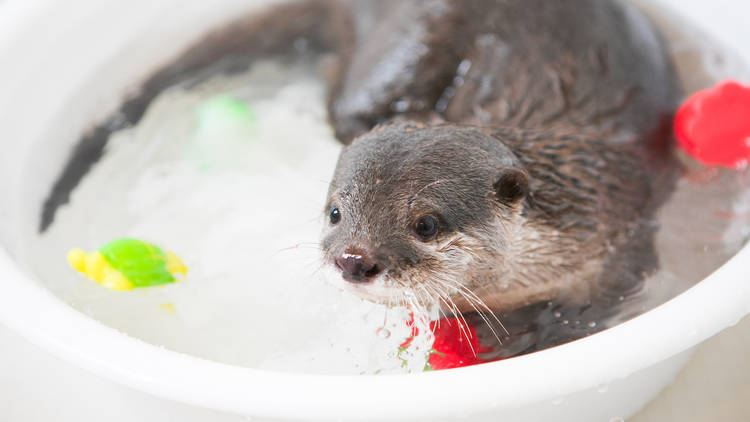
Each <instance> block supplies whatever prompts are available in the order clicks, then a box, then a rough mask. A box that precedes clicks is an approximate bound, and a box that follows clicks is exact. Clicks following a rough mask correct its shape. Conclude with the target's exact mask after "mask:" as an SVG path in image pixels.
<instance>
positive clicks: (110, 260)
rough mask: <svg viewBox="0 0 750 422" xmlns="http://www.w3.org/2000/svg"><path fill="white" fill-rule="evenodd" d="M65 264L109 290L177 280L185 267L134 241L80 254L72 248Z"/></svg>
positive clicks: (169, 255) (172, 257)
mask: <svg viewBox="0 0 750 422" xmlns="http://www.w3.org/2000/svg"><path fill="white" fill-rule="evenodd" d="M68 262H70V265H71V266H72V267H73V268H74V269H76V270H77V271H79V272H81V273H83V274H85V275H86V276H87V277H88V278H90V279H92V280H94V281H96V282H97V283H99V284H101V285H102V286H104V287H106V288H108V289H112V290H131V289H134V288H137V287H151V286H158V285H162V284H168V283H174V282H177V281H179V279H178V278H177V276H178V275H181V276H184V275H186V274H187V267H185V264H183V263H182V260H180V258H178V257H177V255H175V254H173V253H172V252H164V251H162V250H161V249H160V248H159V247H157V246H155V245H152V244H150V243H147V242H144V241H142V240H137V239H117V240H113V241H112V242H109V243H107V244H106V245H104V246H102V247H101V248H99V250H98V251H94V252H90V253H87V252H84V251H83V250H81V249H78V248H75V249H72V250H71V251H70V252H68Z"/></svg>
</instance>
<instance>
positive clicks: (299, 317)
mask: <svg viewBox="0 0 750 422" xmlns="http://www.w3.org/2000/svg"><path fill="white" fill-rule="evenodd" d="M654 16H655V17H656V18H657V20H659V21H660V22H661V24H662V26H663V27H665V28H666V30H667V31H666V32H667V34H668V36H669V38H670V41H671V43H672V49H673V53H674V55H675V57H676V58H677V61H678V65H679V67H680V73H681V78H682V81H683V84H684V85H685V87H686V90H687V91H688V92H692V91H694V90H696V89H699V88H702V87H705V86H707V85H709V84H710V83H711V82H712V81H715V80H717V79H721V78H724V77H727V76H735V77H741V76H742V75H741V74H740V73H741V72H744V69H745V68H744V67H742V66H741V65H740V64H739V63H738V62H737V61H734V60H732V56H731V55H728V54H725V53H722V52H721V49H720V48H718V47H717V46H715V45H713V44H710V42H708V41H706V40H705V39H701V38H700V37H698V38H695V37H691V38H690V39H688V38H686V37H685V36H683V35H682V34H685V33H693V34H694V33H696V31H695V30H694V28H690V27H688V26H685V25H684V24H682V23H675V21H674V20H672V19H664V18H663V15H661V14H656V15H654ZM697 32H698V33H699V31H697ZM696 40H697V41H696ZM316 66H317V65H315V64H311V63H302V62H301V63H296V64H289V63H284V64H282V63H280V62H263V63H259V64H256V65H255V66H253V67H252V68H251V69H250V70H249V71H248V72H247V73H245V74H241V75H238V76H235V77H216V78H214V79H211V80H210V81H208V82H206V83H203V84H201V85H199V86H196V87H193V88H190V89H183V88H174V89H172V90H170V91H168V92H166V93H164V94H163V95H162V96H160V97H159V98H158V99H157V101H156V102H155V103H154V104H152V106H151V107H150V108H149V110H148V113H147V114H146V116H145V118H144V119H143V120H142V121H141V123H140V124H139V125H138V126H137V127H135V128H132V129H130V130H126V131H122V132H120V133H117V134H116V135H115V136H113V138H112V139H111V140H110V143H109V144H108V147H107V152H106V154H105V156H104V158H103V159H102V161H101V162H100V163H98V164H97V165H96V166H95V167H94V168H93V170H92V171H91V173H90V174H88V175H87V176H86V177H85V179H84V180H83V182H82V183H81V185H80V186H79V187H78V188H77V189H76V190H75V191H74V193H73V195H72V200H71V203H70V205H68V206H66V207H64V208H61V209H60V210H59V213H58V215H57V219H56V222H55V224H54V225H53V226H52V227H51V228H50V230H49V231H48V233H46V234H45V235H44V236H41V237H39V238H36V239H32V240H31V241H30V243H29V245H28V247H29V250H31V251H33V254H30V255H31V256H33V257H34V262H33V263H32V267H33V270H34V271H35V272H36V273H37V275H38V276H39V278H40V279H41V280H43V282H44V283H45V284H46V285H47V286H48V287H49V289H50V290H52V291H53V292H54V293H55V294H56V295H58V296H59V297H61V298H62V299H64V300H65V301H66V302H68V303H69V304H71V305H72V306H73V307H75V308H77V309H79V310H81V311H83V312H85V313H87V314H89V315H91V316H92V317H94V318H96V319H98V320H99V321H101V322H103V323H104V324H107V325H109V326H112V327H115V328H117V329H119V330H121V331H123V332H125V333H127V334H129V335H132V336H134V337H138V338H140V339H143V340H146V341H148V342H151V343H154V344H157V345H162V346H164V347H167V348H169V349H172V350H177V351H181V352H186V353H189V354H193V355H196V356H201V357H205V358H209V359H213V360H217V361H221V362H225V363H230V364H237V365H243V366H249V367H257V368H266V369H273V370H282V371H296V372H320V373H355V374H357V373H382V372H385V373H388V372H420V371H422V369H423V368H424V366H425V363H426V356H425V352H426V351H427V350H429V349H430V347H431V343H432V336H431V335H430V332H429V330H428V329H426V321H424V320H423V319H421V318H416V321H417V323H418V324H420V325H421V327H422V328H423V329H420V330H419V331H420V333H421V334H420V335H419V336H417V338H415V339H414V340H413V341H412V342H411V343H410V346H409V347H408V348H407V350H400V348H399V346H400V345H402V343H403V342H404V340H405V339H407V338H408V337H409V336H410V335H411V328H410V327H409V326H408V324H407V321H408V320H409V319H410V316H409V312H408V310H407V309H405V308H403V307H396V308H391V309H388V308H386V307H385V306H382V305H376V304H372V303H369V302H366V301H362V300H360V299H358V298H356V297H354V296H353V295H351V294H349V293H346V292H343V291H341V290H340V289H339V287H338V284H336V283H337V282H336V280H340V277H336V276H335V275H333V276H332V275H331V274H330V273H329V270H328V269H327V268H323V267H322V266H321V264H320V251H319V248H318V241H319V234H320V231H321V228H322V223H323V219H322V218H323V212H322V210H323V205H324V201H325V196H326V191H327V189H328V181H329V180H330V177H331V175H332V173H333V168H334V166H335V162H336V158H337V156H338V152H339V149H340V146H339V145H338V144H337V143H336V141H335V140H334V137H333V133H332V129H331V127H330V126H329V124H328V122H327V113H326V108H325V86H324V84H323V82H322V80H321V79H320V78H318V75H319V72H318V69H317V68H316ZM749 80H750V79H749ZM223 93H231V95H233V96H234V97H235V98H237V99H240V100H242V101H244V102H246V103H247V104H249V106H250V107H251V109H252V110H253V112H254V115H255V121H256V123H255V126H254V127H253V128H252V129H251V130H249V131H231V130H230V131H218V132H216V131H211V130H208V131H206V130H205V127H201V126H200V124H201V115H200V110H201V107H202V105H203V104H205V102H206V101H207V100H209V99H211V98H213V97H215V96H216V95H219V94H223ZM204 123H205V122H204ZM686 168H687V170H686V172H685V177H683V178H682V179H681V180H680V182H679V184H678V187H677V190H676V191H675V193H674V194H673V196H672V198H671V199H670V201H669V202H668V203H667V204H666V205H665V206H664V207H663V208H662V209H661V210H660V213H659V216H658V224H660V226H661V230H660V231H659V234H658V237H657V248H658V250H659V258H660V262H661V267H662V269H661V270H660V271H659V272H658V273H657V274H655V275H654V276H653V277H651V278H650V279H649V280H648V281H647V283H646V286H647V289H646V291H645V294H642V295H640V296H639V297H637V298H623V300H627V301H629V302H630V303H629V307H630V308H629V309H630V312H624V313H623V315H622V319H626V318H629V317H632V316H633V315H636V314H638V313H641V312H643V311H645V310H647V309H650V308H651V307H653V306H655V305H656V304H659V303H662V302H664V301H665V300H667V299H668V298H670V297H673V296H674V295H675V294H677V293H679V292H681V291H683V290H685V289H686V288H688V287H689V286H692V285H693V284H694V283H696V282H698V281H700V280H701V279H702V278H703V277H705V276H706V275H708V274H709V273H710V272H711V271H713V270H714V269H716V268H717V267H718V266H719V265H721V264H722V263H723V262H725V261H726V260H727V259H728V258H729V257H730V256H731V255H732V254H734V253H735V252H736V251H737V250H738V249H739V248H740V247H741V246H742V245H744V244H745V242H746V241H747V239H748V236H750V217H748V215H750V193H749V191H748V189H747V187H748V186H749V185H750V183H749V182H750V176H748V172H747V171H744V172H729V171H718V170H715V169H705V168H702V167H700V166H695V165H693V164H690V165H689V166H688V167H686ZM126 236H127V237H136V238H140V239H144V240H148V241H150V242H153V243H155V244H158V245H160V246H162V247H164V248H165V249H169V250H172V251H174V252H176V253H177V254H178V255H179V256H180V257H181V258H182V259H183V260H184V262H185V263H186V264H187V266H188V268H189V272H188V276H187V278H186V280H185V281H184V282H182V283H178V284H174V285H167V286H163V287H158V288H149V289H140V290H134V291H128V292H114V291H109V290H107V289H104V288H102V287H101V286H99V285H96V284H95V283H94V282H92V281H90V280H87V279H85V278H83V277H81V276H80V275H79V274H78V273H76V272H75V271H73V270H72V269H70V268H69V267H68V265H67V263H66V261H65V254H66V252H67V251H68V249H70V248H72V247H81V248H84V249H87V250H94V249H97V248H98V247H99V246H101V245H102V244H104V243H106V242H108V241H110V240H112V239H116V238H120V237H126ZM565 323H567V321H565V322H563V324H565ZM571 323H576V324H578V323H580V324H585V325H587V326H589V327H591V328H592V329H594V328H595V327H597V322H595V321H583V322H580V321H571ZM601 325H602V324H600V326H601ZM597 329H598V328H597Z"/></svg>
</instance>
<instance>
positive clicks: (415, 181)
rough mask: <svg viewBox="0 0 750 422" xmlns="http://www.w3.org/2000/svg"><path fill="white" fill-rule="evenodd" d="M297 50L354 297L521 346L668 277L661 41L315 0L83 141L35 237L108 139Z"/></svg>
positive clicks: (341, 267)
mask: <svg viewBox="0 0 750 422" xmlns="http://www.w3.org/2000/svg"><path fill="white" fill-rule="evenodd" d="M295 50H296V51H301V52H303V54H307V55H310V54H312V55H317V56H323V57H325V58H326V62H327V63H328V65H327V69H328V72H327V77H328V79H329V101H328V109H329V115H330V121H331V124H332V125H333V128H334V130H335V135H336V137H337V139H339V140H340V141H341V142H342V143H343V144H344V145H345V147H344V149H343V151H342V153H341V155H340V159H339V162H338V164H337V167H336V171H335V174H334V177H333V180H332V182H331V185H330V191H329V194H328V198H327V205H326V209H325V214H326V218H327V224H326V227H325V229H324V233H323V236H322V238H323V240H322V243H321V246H322V249H323V259H324V261H325V262H326V263H327V264H328V265H330V266H331V267H332V268H336V269H338V271H340V273H341V276H342V279H343V280H345V281H346V283H345V284H346V285H347V286H349V288H351V289H352V290H353V291H354V292H355V293H356V294H359V295H361V296H363V297H365V298H368V299H370V300H374V301H380V302H398V301H399V300H400V299H399V298H400V297H401V296H402V295H403V294H405V293H406V292H409V293H411V294H416V295H417V297H419V298H425V299H426V298H427V297H429V298H431V299H435V300H440V301H442V303H443V306H444V307H445V308H446V309H447V310H448V311H451V312H454V313H461V314H471V313H477V312H479V313H481V311H482V310H485V311H487V312H492V313H497V314H500V315H502V316H504V317H505V318H506V319H507V320H519V321H526V322H523V323H521V324H520V325H519V326H521V327H525V328H522V329H520V330H515V331H514V330H511V331H514V332H516V333H528V332H529V330H531V329H530V328H529V327H533V326H534V324H529V323H528V321H532V322H534V321H536V322H538V321H541V320H542V319H545V318H547V319H548V318H549V313H550V312H552V311H553V310H555V309H557V310H559V309H575V310H576V311H575V312H579V313H580V312H581V309H584V310H587V311H588V310H590V312H592V313H598V314H597V315H599V314H605V313H606V312H609V311H611V310H612V309H614V308H615V307H616V306H617V301H618V298H620V297H621V296H623V295H625V294H627V293H629V292H632V291H634V290H637V289H638V288H639V286H640V284H641V281H642V280H643V278H644V276H645V275H646V274H648V273H649V272H650V271H653V270H654V269H655V268H656V267H657V266H658V259H657V256H656V253H655V251H654V247H653V235H654V233H655V230H656V227H654V226H653V224H652V223H651V222H650V221H651V217H652V215H653V213H654V211H655V210H656V209H657V208H658V206H659V205H660V203H661V202H663V201H664V199H665V198H666V196H668V194H669V191H670V190H671V182H670V181H671V180H672V179H673V175H674V165H673V164H672V158H671V154H670V142H671V130H670V126H669V121H670V116H671V114H672V113H673V110H674V108H675V106H676V104H677V100H678V98H679V95H680V93H679V88H678V86H677V78H676V75H675V71H674V68H673V64H672V63H671V60H670V57H669V54H668V53H667V50H666V47H665V43H664V41H663V39H662V38H661V36H660V34H659V33H658V31H657V30H656V29H655V28H654V27H653V26H652V25H651V23H650V22H649V20H648V19H647V18H646V17H645V16H643V15H642V14H641V13H640V12H639V11H638V10H636V9H635V8H634V7H633V6H631V5H629V4H626V3H624V2H621V1H618V0H556V1H549V0H502V1H497V0H461V1H459V0H410V1H399V0H381V1H369V0H351V1H343V0H342V1H336V0H309V1H304V2H294V3H283V4H280V5H275V6H272V7H271V8H270V9H268V10H267V11H264V12H262V13H254V14H252V15H250V16H247V17H244V18H242V19H239V20H238V21H236V22H234V23H232V24H230V25H228V26H227V27H225V28H222V29H221V30H219V31H216V32H214V33H211V34H209V35H208V36H206V37H203V38H202V39H200V40H199V41H198V42H197V43H195V44H194V45H193V46H192V47H190V48H188V49H187V50H186V51H185V52H183V53H182V54H181V55H180V56H179V57H178V58H177V59H176V60H175V61H173V62H172V63H170V64H167V65H165V66H164V67H162V68H161V69H160V70H158V71H156V72H155V73H154V74H153V75H152V76H151V77H150V78H148V79H147V80H146V82H145V83H144V84H143V85H142V86H141V88H140V89H139V90H138V91H137V92H136V93H135V94H133V95H131V96H130V97H129V98H128V99H127V100H126V101H125V102H124V103H123V105H122V106H121V108H120V109H119V110H118V112H117V113H114V114H113V115H112V116H111V117H110V118H108V119H106V120H105V121H104V122H102V123H100V124H98V125H96V126H95V127H94V128H93V129H91V130H90V131H89V132H87V134H86V135H84V136H83V138H82V139H81V140H80V142H79V143H78V145H77V146H76V148H75V150H74V151H73V154H72V157H71V159H70V160H69V162H68V165H67V166H66V167H65V169H64V170H63V173H62V174H61V176H60V178H59V179H58V181H57V182H56V184H55V185H54V186H53V189H52V192H51V194H50V196H49V197H48V199H47V201H46V202H45V204H44V207H43V212H42V219H41V224H40V231H44V230H45V229H46V228H47V227H48V226H49V224H50V223H51V222H52V220H53V218H54V213H55V210H56V209H57V208H58V207H59V206H60V205H61V204H64V203H66V202H67V201H68V198H69V194H70V192H71V190H72V189H73V188H74V187H75V185H76V184H77V183H78V181H80V179H81V178H82V177H83V176H84V175H85V174H86V172H87V171H88V169H89V168H90V167H91V166H92V165H93V164H94V163H95V162H96V161H97V160H98V159H99V157H100V156H101V155H102V154H103V151H104V146H105V145H106V141H107V139H108V137H109V134H111V133H112V132H113V131H116V130H119V129H122V128H124V127H127V126H129V125H133V124H135V123H137V122H138V120H139V119H140V118H141V116H142V115H143V113H144V111H145V109H146V107H147V106H148V104H149V102H150V101H151V100H153V99H154V98H155V97H156V95H158V94H159V93H160V92H161V91H163V90H164V89H165V88H166V87H169V86H172V85H175V84H177V83H195V81H198V80H201V79H202V78H205V77H206V70H205V69H207V67H208V66H210V65H214V67H213V68H212V71H214V72H215V71H216V69H217V68H216V67H215V66H216V65H217V64H219V65H221V67H220V70H221V71H223V72H236V71H240V70H244V69H246V68H247V67H248V66H249V65H251V64H252V63H253V62H254V61H255V60H258V59H259V58H266V57H268V56H283V55H285V54H288V53H289V52H290V51H295ZM300 142H304V140H300ZM555 312H558V311H555ZM601 328H603V325H600V326H599V327H598V328H597V329H601ZM587 332H588V331H587ZM584 334H585V333H584ZM580 335H581V334H580V333H576V334H564V335H559V333H558V334H549V333H548V334H547V335H546V338H550V339H554V340H550V341H551V342H552V343H559V342H561V341H563V340H561V339H564V338H573V337H576V336H580Z"/></svg>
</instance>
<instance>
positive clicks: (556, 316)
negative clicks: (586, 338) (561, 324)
mask: <svg viewBox="0 0 750 422" xmlns="http://www.w3.org/2000/svg"><path fill="white" fill-rule="evenodd" d="M552 315H553V316H554V317H555V318H560V317H561V316H562V313H560V312H555V313H554V314H552Z"/></svg>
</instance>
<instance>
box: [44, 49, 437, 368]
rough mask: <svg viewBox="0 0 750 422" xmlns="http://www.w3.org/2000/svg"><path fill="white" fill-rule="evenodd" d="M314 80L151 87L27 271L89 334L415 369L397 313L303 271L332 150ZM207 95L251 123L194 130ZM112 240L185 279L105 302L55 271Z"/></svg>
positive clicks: (298, 360)
mask: <svg viewBox="0 0 750 422" xmlns="http://www.w3.org/2000/svg"><path fill="white" fill-rule="evenodd" d="M316 75H317V73H316V71H315V69H313V68H311V67H310V66H305V65H297V66H283V65H282V64H280V63H277V62H267V63H261V64H258V65H256V66H254V67H253V69H252V71H250V72H249V73H247V74H245V75H241V76H238V77H233V78H223V77H219V78H215V79H212V80H211V81H209V82H208V83H205V84H203V85H201V86H199V87H197V88H195V89H191V90H184V89H173V90H171V91H170V92H168V93H165V94H164V95H163V96H162V97H161V98H160V99H159V100H158V101H157V102H155V103H154V104H153V105H152V107H151V108H150V109H149V112H148V114H147V115H146V116H145V118H144V120H143V121H142V122H141V123H140V124H139V125H138V126H137V127H136V128H134V129H132V130H128V131H124V132H121V133H118V134H117V135H116V136H114V137H113V138H112V139H111V141H110V144H109V145H108V150H107V153H106V154H105V157H104V159H103V160H102V161H101V162H100V163H98V164H97V165H96V166H95V168H94V170H93V171H92V172H91V173H90V174H89V175H88V176H87V177H86V178H85V179H84V181H83V183H82V184H81V185H80V186H79V187H78V188H77V189H76V191H75V193H74V195H73V198H72V201H71V206H69V207H66V208H65V209H62V210H61V212H60V214H59V220H58V222H57V223H56V224H55V225H54V226H53V227H52V229H51V230H50V232H49V233H48V234H47V235H45V239H44V242H40V244H39V248H38V249H37V251H36V254H37V256H39V258H40V261H41V262H45V263H46V265H44V266H41V267H39V268H38V271H39V272H40V273H41V275H42V277H43V279H45V280H47V281H48V283H49V287H50V288H51V289H52V290H53V291H54V292H55V293H56V294H58V295H59V296H61V297H63V298H64V299H65V300H66V301H68V302H69V303H70V304H72V305H73V306H74V307H76V308H79V309H82V310H84V311H85V312H86V313H88V314H89V315H91V316H93V317H95V318H97V319H98V320H100V321H102V322H104V323H105V324H108V325H111V326H113V327H117V328H118V329H120V330H122V331H124V332H126V333H129V334H131V335H134V336H136V337H139V338H142V339H144V340H147V341H149V342H152V343H155V344H159V345H163V346H165V347H168V348H170V349H174V350H180V351H185V352H188V353H191V354H195V355H198V356H203V357H206V358H210V359H215V360H218V361H222V362H226V363H233V364H238V365H245V366H253V367H260V368H269V369H277V370H289V371H294V370H297V371H308V372H317V371H320V372H334V373H335V372H343V373H368V372H389V371H399V372H400V371H406V372H410V371H414V370H419V371H421V370H422V368H424V365H425V362H426V361H425V356H424V353H411V350H415V349H416V348H420V349H421V350H423V351H426V350H428V349H429V335H423V336H421V337H420V339H418V340H417V341H415V342H413V343H412V348H411V350H409V351H404V352H403V353H402V354H401V355H400V356H397V352H398V350H399V345H400V344H401V343H402V342H403V341H404V340H405V339H406V338H407V337H408V336H409V335H410V334H411V329H410V328H408V327H407V324H406V320H407V319H408V318H409V315H408V312H407V311H406V310H405V309H404V308H394V309H390V310H388V309H386V307H385V306H382V305H375V304H372V303H369V302H365V301H362V300H361V299H358V298H356V297H355V296H353V295H351V294H347V293H344V292H341V291H340V290H339V288H337V287H336V286H334V285H333V284H331V283H329V282H326V274H327V271H326V269H324V268H321V265H320V263H319V261H320V253H319V250H318V246H317V245H318V236H319V233H320V231H321V229H322V226H321V222H322V216H323V213H322V210H323V206H324V201H325V196H326V191H327V189H328V180H329V178H330V176H331V174H332V173H333V167H334V166H335V163H336V159H337V156H338V153H339V149H340V146H339V144H338V143H337V142H336V141H335V140H334V138H333V134H332V131H331V128H330V126H329V125H328V123H327V116H326V110H325V92H324V91H325V87H324V85H323V83H322V81H321V80H319V79H318V78H317V77H316ZM217 93H231V94H232V95H233V96H234V97H235V98H237V99H239V100H242V101H244V102H246V103H247V104H249V105H250V107H251V110H252V111H253V112H254V115H255V119H254V121H255V123H254V128H252V130H249V131H239V132H233V131H231V130H229V131H227V130H222V128H220V127H219V128H218V129H216V128H214V129H215V130H211V128H210V127H209V128H208V129H206V127H205V124H206V122H202V123H203V125H204V126H203V127H201V121H202V120H205V116H201V107H202V105H203V104H204V103H205V102H206V101H207V100H209V99H210V98H211V97H214V96H215V95H216V94H217ZM209 125H210V122H209ZM196 151H199V153H196ZM209 151H210V154H206V152H209ZM125 236H127V237H136V238H140V239H145V240H148V241H151V242H153V243H156V244H158V245H161V246H163V247H164V248H167V249H170V250H173V251H175V252H176V253H177V254H178V255H180V256H181V257H182V259H183V260H184V261H185V262H186V263H187V265H188V268H189V272H188V277H187V279H186V280H185V281H184V282H182V283H179V284H175V285H169V286H164V287H160V288H151V289H142V290H135V291H130V292H113V291H109V290H106V289H103V288H102V287H100V286H98V285H96V284H94V283H93V282H91V281H89V280H85V279H83V278H81V277H80V276H79V275H77V274H75V273H73V272H72V271H71V269H70V268H66V264H65V261H64V257H65V251H66V250H67V249H68V248H70V247H72V246H79V247H83V248H85V249H89V250H93V249H96V248H98V247H99V246H101V245H102V244H104V243H106V242H107V241H109V240H111V239H115V238H119V237H125ZM379 329H387V330H388V331H389V332H390V335H389V336H382V335H377V334H376V332H378V330H379ZM422 331H423V332H424V333H428V332H429V330H422ZM380 332H382V330H380ZM420 342H422V343H424V344H421V345H420ZM409 353H411V354H412V355H413V357H412V358H411V359H409V360H408V364H406V365H404V364H403V362H404V358H405V356H406V354H409Z"/></svg>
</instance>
